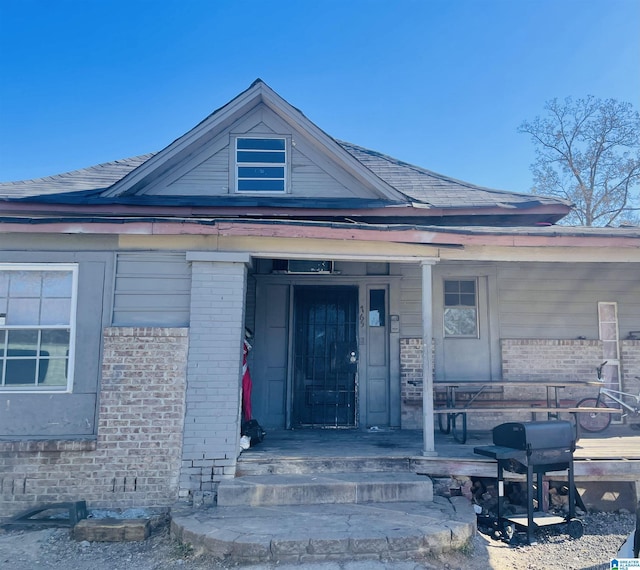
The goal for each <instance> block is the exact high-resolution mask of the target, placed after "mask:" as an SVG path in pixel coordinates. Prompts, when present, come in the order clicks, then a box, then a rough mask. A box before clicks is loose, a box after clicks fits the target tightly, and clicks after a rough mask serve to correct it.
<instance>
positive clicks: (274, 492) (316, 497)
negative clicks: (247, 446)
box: [217, 472, 433, 507]
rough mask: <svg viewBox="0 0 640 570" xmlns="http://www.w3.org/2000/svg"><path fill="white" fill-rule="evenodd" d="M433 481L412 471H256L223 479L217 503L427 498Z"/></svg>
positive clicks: (427, 500) (430, 493)
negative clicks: (273, 473) (273, 472)
mask: <svg viewBox="0 0 640 570" xmlns="http://www.w3.org/2000/svg"><path fill="white" fill-rule="evenodd" d="M432 500H433V483H432V482H431V479H429V478H428V477H426V476H424V475H417V474H415V473H404V472H400V473H386V472H376V473H323V474H314V475H306V474H305V475H298V474H288V475H256V476H250V477H239V478H235V479H229V480H224V481H222V482H220V484H219V486H218V500H217V503H218V506H219V507H231V506H240V505H243V506H273V505H323V504H345V503H354V504H361V503H389V502H407V501H408V502H411V501H419V502H429V501H432Z"/></svg>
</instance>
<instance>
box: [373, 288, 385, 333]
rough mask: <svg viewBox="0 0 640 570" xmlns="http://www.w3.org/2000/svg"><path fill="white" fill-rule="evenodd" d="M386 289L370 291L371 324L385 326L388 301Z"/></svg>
mask: <svg viewBox="0 0 640 570" xmlns="http://www.w3.org/2000/svg"><path fill="white" fill-rule="evenodd" d="M384 297H385V290H384V289H371V290H370V291H369V326H370V327H384V326H385V321H386V312H387V311H386V303H385V298H384Z"/></svg>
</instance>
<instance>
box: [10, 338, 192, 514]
mask: <svg viewBox="0 0 640 570" xmlns="http://www.w3.org/2000/svg"><path fill="white" fill-rule="evenodd" d="M187 342H188V331H187V329H184V328H177V329H166V328H134V327H123V328H115V327H114V328H106V329H105V330H104V333H103V343H104V357H103V361H102V382H101V386H100V410H99V421H98V429H97V436H94V437H92V438H86V439H82V438H73V437H66V438H65V437H58V438H55V439H48V440H44V439H31V440H22V441H18V440H15V441H0V520H3V519H6V518H8V517H10V516H11V515H15V514H17V513H19V512H22V511H24V510H26V509H28V508H32V507H33V506H34V505H40V504H44V503H52V502H62V501H79V500H85V501H87V504H88V506H89V508H110V509H114V508H123V509H124V508H130V507H138V508H158V509H166V507H168V506H169V505H171V504H172V503H173V502H174V501H175V500H176V499H177V497H178V474H179V472H180V462H181V452H182V429H183V422H184V409H185V386H186V374H185V371H186V366H187Z"/></svg>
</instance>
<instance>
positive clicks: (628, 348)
mask: <svg viewBox="0 0 640 570" xmlns="http://www.w3.org/2000/svg"><path fill="white" fill-rule="evenodd" d="M620 346H621V355H620V358H621V360H620V363H621V369H622V372H623V389H624V390H627V391H629V392H634V393H638V392H639V391H640V380H638V379H636V377H637V376H638V377H640V341H638V340H624V341H621V343H620ZM501 351H502V354H501V359H502V380H505V381H513V382H514V387H513V388H512V387H506V388H505V389H504V395H503V396H501V397H503V398H504V399H506V400H516V399H530V400H534V399H535V400H537V399H545V393H544V391H540V389H538V388H524V387H522V386H517V385H516V383H517V382H518V381H543V380H547V381H554V380H557V381H562V382H571V381H586V380H594V379H595V378H596V375H595V374H596V372H595V369H596V366H598V365H599V364H600V363H601V362H602V360H603V358H602V342H601V341H599V340H542V339H502V341H501ZM400 381H401V393H402V428H403V429H417V428H420V427H422V340H421V339H418V338H404V339H401V340H400ZM592 392H593V389H592V388H590V387H576V388H575V389H574V388H570V389H564V390H563V391H562V392H561V394H560V397H561V399H567V400H574V401H578V400H580V399H582V398H583V397H586V396H588V395H590V394H591V393H592ZM493 397H497V396H494V395H490V394H488V395H486V396H484V395H483V396H482V397H481V399H482V398H493ZM542 416H543V414H538V415H537V416H536V419H544V418H546V416H544V417H542ZM533 417H534V416H533V415H530V414H526V417H523V414H522V413H519V414H516V413H511V414H509V413H504V414H500V415H499V417H497V416H496V414H486V415H483V414H480V413H473V414H469V415H468V417H467V421H468V428H469V429H471V430H473V429H490V428H492V427H494V426H495V425H497V424H498V423H503V422H508V421H523V420H530V419H533Z"/></svg>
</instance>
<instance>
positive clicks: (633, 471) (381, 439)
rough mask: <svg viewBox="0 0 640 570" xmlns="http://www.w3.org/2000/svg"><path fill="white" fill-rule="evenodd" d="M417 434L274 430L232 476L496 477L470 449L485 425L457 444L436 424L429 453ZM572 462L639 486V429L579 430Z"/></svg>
mask: <svg viewBox="0 0 640 570" xmlns="http://www.w3.org/2000/svg"><path fill="white" fill-rule="evenodd" d="M422 436H423V433H422V431H421V430H391V429H387V430H385V429H380V430H367V431H362V430H330V429H325V430H311V429H309V430H273V431H269V432H268V433H267V436H266V437H265V439H264V441H263V442H262V443H261V444H259V445H257V446H255V447H252V448H250V449H248V450H246V451H244V452H243V453H242V454H241V456H240V458H239V460H238V464H237V476H244V475H258V474H268V473H273V474H277V473H314V472H316V473H323V472H325V473H327V472H336V471H345V470H348V471H359V470H361V471H389V470H396V471H397V470H406V471H411V472H416V473H421V474H427V475H429V476H431V477H450V476H466V477H495V475H496V467H495V462H494V461H493V460H492V459H489V458H486V457H482V456H480V455H477V454H475V453H474V451H473V450H474V447H476V446H480V445H488V444H491V443H492V441H491V432H490V431H470V432H469V434H468V438H467V441H466V443H465V444H460V443H458V442H457V441H455V440H454V438H453V436H451V435H444V434H442V433H440V432H438V431H437V430H436V432H435V450H436V454H437V455H435V456H428V457H425V456H423V455H422ZM574 463H575V475H576V481H593V482H597V481H604V482H611V481H628V482H633V483H636V485H637V486H640V432H638V431H634V430H631V429H630V428H629V427H628V426H624V425H620V426H617V425H612V426H610V427H609V428H608V429H607V430H606V431H605V432H602V433H596V434H583V435H581V437H580V438H579V440H578V442H577V448H576V451H575V453H574ZM516 477H517V475H516ZM638 491H640V490H638ZM636 494H637V495H638V492H636ZM638 498H640V497H638Z"/></svg>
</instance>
